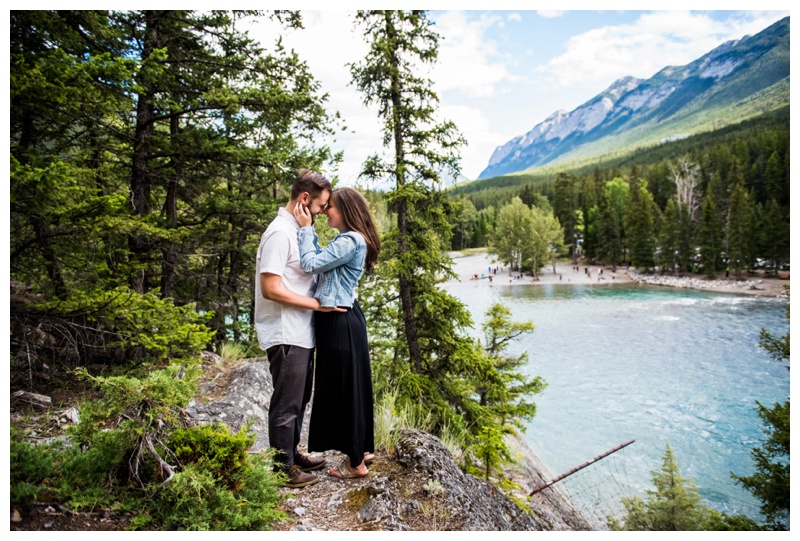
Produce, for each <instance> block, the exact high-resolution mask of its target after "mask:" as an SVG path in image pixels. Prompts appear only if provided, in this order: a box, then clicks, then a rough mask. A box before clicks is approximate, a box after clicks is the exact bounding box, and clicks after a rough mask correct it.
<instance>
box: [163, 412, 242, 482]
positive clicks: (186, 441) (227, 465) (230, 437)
mask: <svg viewBox="0 0 800 541" xmlns="http://www.w3.org/2000/svg"><path fill="white" fill-rule="evenodd" d="M171 438H172V444H171V446H170V447H171V448H172V451H173V453H175V457H176V458H177V459H178V461H179V463H180V464H182V465H184V466H186V465H189V464H196V465H197V466H198V467H200V468H202V469H204V470H207V471H208V472H209V473H210V474H211V476H212V477H213V478H215V479H220V480H225V479H229V480H230V481H231V482H233V481H234V480H237V479H240V477H239V476H238V475H237V473H239V472H240V471H241V470H244V469H246V468H247V467H248V466H249V464H248V461H247V458H248V453H247V450H248V449H249V448H250V447H252V446H253V443H255V436H253V435H252V434H250V433H248V432H247V431H246V430H244V429H242V430H240V431H239V432H238V433H236V434H231V432H230V429H229V428H228V426H227V425H223V424H219V423H215V424H212V425H200V426H196V427H189V428H179V429H177V430H175V431H173V432H172V434H171ZM231 488H237V487H236V486H235V485H231Z"/></svg>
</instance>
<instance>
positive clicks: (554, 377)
mask: <svg viewBox="0 0 800 541" xmlns="http://www.w3.org/2000/svg"><path fill="white" fill-rule="evenodd" d="M445 289H447V290H448V291H449V292H450V293H452V294H453V295H455V296H456V297H458V298H459V299H461V301H462V302H464V303H465V304H466V305H467V306H468V307H469V309H470V311H471V313H472V314H473V320H474V323H475V328H476V329H479V328H480V325H481V323H482V322H483V319H484V314H485V312H486V310H487V309H488V308H489V306H491V304H492V303H494V302H500V303H502V304H504V305H505V306H507V307H509V308H510V309H511V312H512V315H513V316H512V317H513V319H514V321H533V323H534V325H535V327H536V328H535V331H534V332H533V333H532V334H530V335H528V336H525V337H523V338H520V339H519V340H518V341H517V343H515V344H513V346H512V352H515V353H518V352H521V351H525V350H526V351H528V354H529V357H530V361H529V365H528V373H529V374H530V375H540V376H542V377H543V378H544V379H545V380H546V381H547V383H548V387H547V388H546V389H545V391H544V392H543V393H542V394H540V395H537V396H536V397H535V398H534V400H535V402H536V404H537V414H536V417H535V418H534V419H533V421H531V422H530V423H529V425H528V428H527V431H526V432H525V434H524V435H523V437H524V439H525V440H526V442H527V443H528V444H529V445H530V446H531V447H532V448H533V449H534V451H536V453H537V454H538V455H539V456H540V458H541V459H542V460H543V461H544V463H545V464H546V465H547V466H548V468H549V469H550V470H551V472H552V473H553V474H554V475H558V474H561V473H565V472H567V471H569V470H571V469H572V468H575V467H577V466H579V465H580V464H582V463H584V462H586V461H588V460H590V459H592V458H593V457H596V456H598V455H600V454H601V453H603V452H605V451H607V450H609V449H611V448H613V447H615V446H617V445H619V444H622V443H624V442H627V441H629V440H632V439H635V440H636V441H635V443H633V444H631V445H630V446H628V447H626V448H625V450H624V453H623V452H620V453H619V454H620V455H622V456H623V458H622V460H623V463H622V468H616V469H615V471H613V472H609V473H608V474H607V475H613V477H614V479H613V480H614V483H613V484H612V483H604V484H605V486H609V487H610V486H617V489H616V490H617V492H622V494H621V495H624V496H628V495H638V496H641V497H644V496H645V490H648V489H653V488H654V487H653V485H652V481H651V471H652V470H656V469H659V468H660V467H661V464H662V456H663V454H664V451H665V448H666V445H667V444H669V445H670V447H671V448H672V450H673V451H674V453H675V455H676V458H677V461H678V466H679V468H680V470H681V473H682V474H683V475H684V476H686V477H690V478H692V479H693V480H694V481H695V483H696V485H697V487H698V489H699V493H700V495H701V496H702V497H703V499H704V500H705V501H706V502H708V503H709V504H710V505H711V506H713V507H714V508H716V509H718V510H720V511H724V512H726V513H728V514H745V515H748V516H750V517H752V518H754V519H757V520H758V519H760V518H761V517H760V515H759V512H758V507H759V504H758V501H757V500H756V499H755V498H753V497H752V496H751V495H750V494H749V493H748V492H746V491H745V490H744V489H743V488H741V486H739V485H736V484H735V483H734V481H733V480H732V479H731V477H730V473H731V472H734V473H736V474H737V475H750V474H751V473H752V472H753V463H752V459H751V455H750V449H751V448H752V447H755V446H757V445H759V443H760V442H761V441H762V439H763V437H764V436H763V432H762V424H761V421H760V418H759V417H758V415H757V414H756V411H755V408H756V401H757V400H758V401H760V402H761V403H762V404H765V405H772V404H773V403H775V402H778V401H783V400H785V399H786V398H787V397H788V396H789V371H788V370H787V369H786V368H785V365H784V364H783V363H778V362H776V361H773V360H771V359H770V357H769V356H768V355H767V354H766V352H764V351H763V350H761V349H760V348H759V347H758V342H759V331H760V330H761V329H762V328H765V329H767V330H768V331H770V332H772V333H773V334H774V335H775V336H781V335H783V334H785V333H786V331H787V330H788V323H787V321H786V317H785V315H786V312H785V307H786V302H787V301H786V300H785V299H774V298H754V297H748V296H738V295H732V294H728V295H726V294H717V293H708V292H703V291H697V290H687V289H674V288H663V287H662V288H659V287H649V286H640V285H626V286H623V285H620V286H615V285H608V286H579V285H573V286H565V285H532V286H526V285H516V286H500V285H497V286H493V287H476V286H474V285H473V286H470V285H469V284H462V285H450V286H446V287H445ZM475 333H476V336H478V331H475ZM601 462H602V461H601ZM590 468H594V469H596V470H597V471H598V472H600V475H601V476H602V475H603V469H602V468H601V467H600V463H599V462H598V463H597V464H595V465H592V466H590ZM590 468H587V470H589V469H590ZM620 487H621V488H620ZM615 497H616V496H615Z"/></svg>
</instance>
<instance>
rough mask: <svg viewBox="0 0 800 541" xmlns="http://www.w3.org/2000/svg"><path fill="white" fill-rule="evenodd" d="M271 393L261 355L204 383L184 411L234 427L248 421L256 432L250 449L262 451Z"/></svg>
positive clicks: (207, 355)
mask: <svg viewBox="0 0 800 541" xmlns="http://www.w3.org/2000/svg"><path fill="white" fill-rule="evenodd" d="M203 357H204V359H206V360H207V361H210V364H212V365H218V364H219V363H220V361H219V356H217V355H215V354H214V353H208V352H204V353H203ZM271 396H272V378H271V377H270V374H269V363H268V362H267V360H266V357H261V358H257V359H252V360H250V362H246V363H245V364H243V365H241V366H239V367H238V368H235V369H234V370H232V371H231V372H230V373H228V374H225V373H219V374H217V378H215V379H213V380H212V381H209V382H206V383H203V384H202V385H201V388H200V396H199V397H198V398H197V399H194V400H192V401H190V402H189V405H188V406H187V408H186V411H187V413H188V414H189V415H190V416H191V417H192V418H193V419H194V420H196V421H197V422H200V423H209V422H211V421H219V422H222V423H225V424H226V425H228V426H230V427H231V428H232V429H234V430H239V428H241V427H242V426H244V425H245V424H248V423H249V424H250V428H251V430H252V431H253V433H255V435H256V442H255V444H253V451H262V450H264V449H266V448H267V447H269V436H268V430H267V414H268V413H269V399H270V397H271ZM306 424H307V423H306Z"/></svg>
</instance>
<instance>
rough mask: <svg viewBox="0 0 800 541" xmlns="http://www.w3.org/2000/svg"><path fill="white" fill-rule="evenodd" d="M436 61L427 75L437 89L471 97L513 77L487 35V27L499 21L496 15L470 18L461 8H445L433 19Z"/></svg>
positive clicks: (483, 94) (492, 91) (495, 90)
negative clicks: (436, 49) (435, 37)
mask: <svg viewBox="0 0 800 541" xmlns="http://www.w3.org/2000/svg"><path fill="white" fill-rule="evenodd" d="M435 22H436V26H435V28H434V29H435V31H436V32H437V33H438V34H439V35H440V36H442V39H441V40H440V41H439V61H438V63H437V65H436V68H435V70H434V71H432V72H431V74H430V76H431V78H432V79H433V80H434V81H435V84H436V88H437V90H438V91H439V92H444V91H448V90H454V91H459V92H463V93H464V94H466V95H467V96H469V97H472V98H484V97H490V96H494V95H495V94H497V93H498V85H499V84H500V83H502V82H505V81H513V80H515V78H514V76H513V75H511V73H509V71H508V70H507V69H506V67H505V64H504V60H505V58H502V57H501V55H500V51H499V50H498V48H497V44H496V43H495V42H494V41H492V40H489V39H487V38H486V36H485V34H486V30H487V29H488V28H490V27H491V26H493V25H499V24H501V23H502V18H501V17H499V16H496V15H486V14H483V15H481V16H480V17H477V18H469V17H467V14H466V13H465V12H463V11H448V12H445V13H443V14H441V15H439V16H437V17H436V19H435Z"/></svg>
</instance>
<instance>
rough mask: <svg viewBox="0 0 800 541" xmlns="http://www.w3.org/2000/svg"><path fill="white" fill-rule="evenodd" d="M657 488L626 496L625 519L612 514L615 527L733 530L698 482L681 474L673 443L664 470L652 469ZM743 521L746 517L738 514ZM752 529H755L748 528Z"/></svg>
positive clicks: (661, 529) (611, 523) (665, 456)
mask: <svg viewBox="0 0 800 541" xmlns="http://www.w3.org/2000/svg"><path fill="white" fill-rule="evenodd" d="M652 480H653V485H655V490H647V498H646V499H644V500H642V498H639V497H638V496H634V497H632V498H623V499H622V504H623V506H624V507H625V511H626V514H625V516H624V517H622V518H621V522H620V521H619V520H617V519H615V518H613V517H609V519H608V526H609V529H611V530H616V531H620V530H627V531H697V530H720V529H730V528H729V526H728V525H727V523H728V522H730V520H729V518H728V517H725V516H724V515H722V514H721V513H719V512H718V511H716V510H714V509H711V508H710V507H709V506H708V504H706V503H705V502H704V501H703V500H702V498H701V497H700V494H699V493H698V492H697V487H696V486H695V484H694V481H692V480H691V479H689V478H687V477H684V476H683V475H681V472H680V470H679V469H678V462H677V460H676V459H675V454H674V453H673V452H672V448H670V446H669V444H667V448H666V451H665V452H664V455H663V457H662V465H661V469H660V470H656V471H653V472H652ZM735 519H736V520H737V521H739V523H741V524H746V523H750V522H751V521H748V520H747V519H746V517H735ZM748 529H751V528H748Z"/></svg>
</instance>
